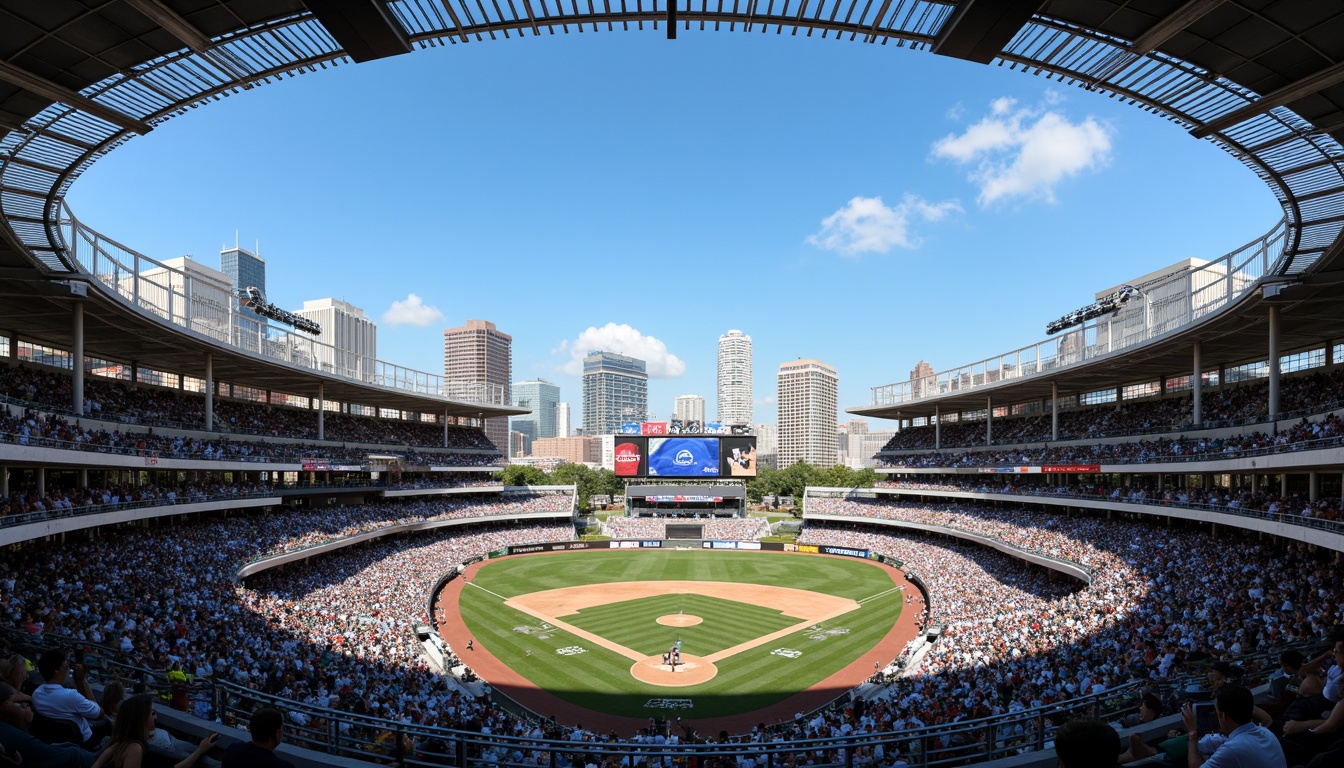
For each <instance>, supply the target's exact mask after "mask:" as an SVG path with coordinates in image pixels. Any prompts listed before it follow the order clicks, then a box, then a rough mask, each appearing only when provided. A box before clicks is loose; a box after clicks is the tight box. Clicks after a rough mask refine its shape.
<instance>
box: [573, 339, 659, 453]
mask: <svg viewBox="0 0 1344 768" xmlns="http://www.w3.org/2000/svg"><path fill="white" fill-rule="evenodd" d="M648 411H649V374H648V373H647V370H646V368H645V364H644V361H643V360H638V359H636V358H633V357H626V356H625V355H618V354H616V353H614V352H593V353H591V354H589V355H588V356H587V357H585V358H583V433H584V434H585V435H610V434H613V433H614V432H616V431H617V430H618V429H619V428H620V426H621V425H622V424H624V423H626V422H628V421H643V420H644V419H645V417H646V416H647V415H648Z"/></svg>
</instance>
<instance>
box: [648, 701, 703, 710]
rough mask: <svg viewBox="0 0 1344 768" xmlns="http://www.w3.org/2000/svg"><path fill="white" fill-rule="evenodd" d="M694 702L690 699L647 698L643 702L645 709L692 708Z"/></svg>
mask: <svg viewBox="0 0 1344 768" xmlns="http://www.w3.org/2000/svg"><path fill="white" fill-rule="evenodd" d="M694 707H695V702H694V701H693V700H691V699H649V700H648V701H646V702H644V708H645V709H693V708H694Z"/></svg>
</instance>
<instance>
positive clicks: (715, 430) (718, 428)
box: [705, 421, 728, 435]
mask: <svg viewBox="0 0 1344 768" xmlns="http://www.w3.org/2000/svg"><path fill="white" fill-rule="evenodd" d="M705 434H706V435H726V434H728V428H727V427H725V426H723V425H722V424H720V423H719V422H717V421H707V422H705Z"/></svg>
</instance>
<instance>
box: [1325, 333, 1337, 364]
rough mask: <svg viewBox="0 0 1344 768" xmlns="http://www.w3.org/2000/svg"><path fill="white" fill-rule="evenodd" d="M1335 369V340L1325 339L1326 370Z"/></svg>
mask: <svg viewBox="0 0 1344 768" xmlns="http://www.w3.org/2000/svg"><path fill="white" fill-rule="evenodd" d="M1334 369H1335V342H1334V341H1333V340H1331V339H1326V340H1325V370H1327V371H1333V370H1334Z"/></svg>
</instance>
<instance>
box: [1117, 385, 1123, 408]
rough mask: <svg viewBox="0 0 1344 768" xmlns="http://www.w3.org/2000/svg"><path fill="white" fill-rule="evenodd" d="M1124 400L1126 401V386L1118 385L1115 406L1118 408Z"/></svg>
mask: <svg viewBox="0 0 1344 768" xmlns="http://www.w3.org/2000/svg"><path fill="white" fill-rule="evenodd" d="M1124 401H1125V388H1124V387H1116V388H1115V407H1116V408H1119V407H1120V404H1121V403H1123V402H1124Z"/></svg>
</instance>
